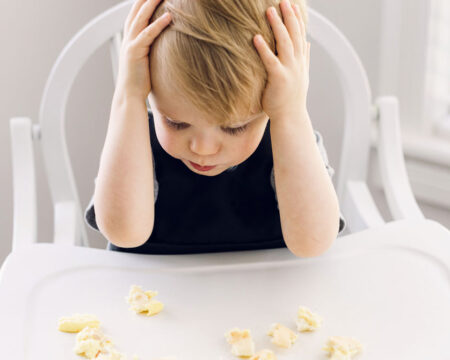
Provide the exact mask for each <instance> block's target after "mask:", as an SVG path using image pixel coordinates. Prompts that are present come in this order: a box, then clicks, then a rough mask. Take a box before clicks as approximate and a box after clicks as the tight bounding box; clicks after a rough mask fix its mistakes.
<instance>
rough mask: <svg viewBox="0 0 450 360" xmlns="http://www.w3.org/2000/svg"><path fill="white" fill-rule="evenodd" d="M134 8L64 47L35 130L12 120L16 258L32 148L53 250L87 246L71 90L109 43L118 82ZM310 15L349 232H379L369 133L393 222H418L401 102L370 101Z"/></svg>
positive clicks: (119, 9)
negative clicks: (68, 111)
mask: <svg viewBox="0 0 450 360" xmlns="http://www.w3.org/2000/svg"><path fill="white" fill-rule="evenodd" d="M131 5H132V1H127V2H123V3H120V4H118V5H117V6H114V7H112V8H111V9H109V10H107V11H105V12H104V13H102V14H100V15H99V16H97V17H96V18H94V19H93V20H92V21H90V22H89V23H88V24H87V25H86V26H84V27H83V28H82V29H81V30H80V31H79V32H78V33H77V34H76V35H75V36H74V37H73V38H72V39H71V40H70V41H69V43H68V44H67V45H66V46H65V47H64V49H63V50H62V52H61V54H60V55H59V57H58V58H57V60H56V62H55V64H54V66H53V68H52V70H51V72H50V75H49V78H48V80H47V83H46V86H45V89H44V93H43V97H42V101H41V106H40V112H39V119H38V123H37V124H33V122H32V120H31V119H29V118H23V117H20V118H12V119H11V120H10V126H11V137H12V157H13V187H14V228H13V250H15V249H17V248H19V247H22V246H26V245H27V244H30V243H35V242H37V203H36V179H35V172H34V160H33V156H34V155H33V144H34V142H38V143H39V144H40V146H41V149H42V154H43V157H44V164H45V168H46V173H47V178H48V181H49V188H50V193H51V198H52V202H53V205H54V238H53V242H54V243H58V244H75V245H82V246H89V241H88V237H87V232H86V223H85V221H84V209H82V208H81V205H80V201H79V196H78V191H77V187H76V184H75V178H74V175H73V171H72V167H71V164H70V158H69V154H68V148H67V143H66V134H65V131H64V129H65V107H66V103H67V99H68V94H69V92H70V89H71V86H72V84H73V82H74V79H75V78H76V76H77V74H78V73H79V71H80V69H81V68H82V66H83V64H84V63H85V62H86V61H87V60H88V59H89V57H90V56H91V55H92V54H93V53H94V52H95V51H96V50H97V49H98V48H99V47H100V46H102V45H103V44H105V42H109V43H110V49H111V60H112V69H113V74H112V75H113V77H114V80H115V76H116V74H117V69H118V57H119V49H120V43H121V30H122V27H123V24H124V22H125V18H126V16H127V14H128V12H129V10H130V8H131ZM308 10H309V16H310V24H309V35H310V37H311V39H312V40H313V41H314V42H315V43H316V44H317V45H318V46H320V47H321V48H322V49H323V51H324V52H325V53H326V54H327V55H328V56H329V57H330V58H331V59H332V61H333V62H334V65H335V67H336V71H337V74H338V78H339V81H340V84H341V88H342V93H343V99H344V106H345V121H344V132H343V141H342V149H341V156H340V164H339V172H338V173H337V174H336V176H337V186H336V189H337V193H338V197H339V200H340V206H341V211H342V213H343V214H344V216H345V218H346V220H347V227H348V229H349V231H350V232H357V231H360V230H363V229H366V228H371V227H376V226H380V225H383V224H384V223H385V221H384V220H383V218H382V216H381V215H380V212H379V211H378V209H377V207H376V205H375V203H374V200H373V198H372V195H371V194H370V191H369V189H368V186H367V173H368V166H369V148H370V132H371V125H372V123H375V125H376V128H377V133H378V153H379V156H378V158H379V169H380V173H381V176H382V180H383V186H384V191H385V194H386V198H387V202H388V205H389V209H390V211H391V213H392V217H393V219H394V220H398V219H423V218H424V216H423V214H422V212H421V211H420V209H419V207H418V205H417V203H416V200H415V198H414V196H413V194H412V191H411V187H410V185H409V181H408V176H407V174H406V170H405V164H404V158H403V152H402V149H401V139H400V129H399V118H398V102H397V99H396V98H395V97H379V98H377V99H372V96H371V91H370V87H369V82H368V80H367V75H366V72H365V70H364V68H363V66H362V63H361V61H360V60H359V58H358V55H357V54H356V52H355V51H354V49H353V48H352V46H351V45H350V43H349V42H348V41H347V39H346V38H345V37H344V36H343V34H342V33H341V32H340V31H339V30H338V29H337V28H336V27H335V26H334V25H333V24H332V23H330V22H329V21H328V20H327V19H326V18H324V17H323V16H321V15H320V14H318V13H317V12H315V11H314V10H312V9H308Z"/></svg>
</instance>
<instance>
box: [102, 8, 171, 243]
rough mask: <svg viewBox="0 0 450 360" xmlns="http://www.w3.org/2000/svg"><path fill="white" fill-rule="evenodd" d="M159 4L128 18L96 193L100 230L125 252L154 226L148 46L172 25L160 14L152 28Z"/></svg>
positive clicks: (137, 9)
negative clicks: (125, 249)
mask: <svg viewBox="0 0 450 360" xmlns="http://www.w3.org/2000/svg"><path fill="white" fill-rule="evenodd" d="M160 1H161V0H150V1H147V0H137V1H135V3H134V4H133V6H132V8H131V10H130V13H129V14H128V17H127V19H126V22H125V27H124V39H123V43H122V47H121V49H120V59H119V72H118V78H117V79H118V80H117V85H116V89H115V92H114V97H113V101H112V107H111V114H110V119H109V125H108V131H107V135H106V140H105V145H104V147H103V151H102V155H101V158H100V166H99V172H98V176H97V181H96V186H95V191H94V206H95V213H96V221H97V226H98V228H99V230H100V231H101V232H102V234H103V235H104V236H105V237H106V238H107V239H108V240H109V241H110V242H112V243H113V244H114V245H116V246H119V247H125V248H127V247H136V246H139V245H142V244H143V243H145V242H146V241H147V240H148V238H149V237H150V235H151V233H152V231H153V224H154V211H155V210H154V193H153V192H154V188H153V187H154V183H153V158H152V149H151V144H150V136H149V124H148V113H147V107H146V104H145V99H146V97H147V96H148V94H149V93H150V91H151V81H150V69H149V59H148V54H149V51H150V46H151V44H152V43H153V41H154V39H155V38H156V37H157V36H158V35H159V34H160V33H161V32H162V31H163V30H164V28H165V27H166V26H167V25H168V24H169V23H170V21H171V18H170V16H166V17H165V16H164V15H162V16H160V17H159V18H158V19H156V20H154V21H153V22H152V23H151V24H150V25H148V22H149V19H150V18H151V16H152V14H153V12H154V10H155V8H156V6H157V4H158V2H160ZM166 15H167V14H166Z"/></svg>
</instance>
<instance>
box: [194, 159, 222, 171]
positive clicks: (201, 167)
mask: <svg viewBox="0 0 450 360" xmlns="http://www.w3.org/2000/svg"><path fill="white" fill-rule="evenodd" d="M189 163H190V164H191V165H192V166H193V167H194V168H195V169H197V170H199V171H209V170H211V169H214V168H215V167H216V166H217V165H212V166H200V165H199V164H196V163H194V162H192V161H189Z"/></svg>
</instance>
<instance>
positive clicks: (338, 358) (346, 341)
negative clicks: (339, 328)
mask: <svg viewBox="0 0 450 360" xmlns="http://www.w3.org/2000/svg"><path fill="white" fill-rule="evenodd" d="M323 349H324V350H325V351H326V352H328V356H329V357H330V358H331V360H350V359H351V358H352V356H353V355H355V354H357V353H359V352H360V351H362V349H363V346H362V344H361V343H360V342H359V341H358V340H356V339H355V338H352V337H345V336H332V337H330V338H329V339H328V342H327V344H326V345H325V347H324V348H323Z"/></svg>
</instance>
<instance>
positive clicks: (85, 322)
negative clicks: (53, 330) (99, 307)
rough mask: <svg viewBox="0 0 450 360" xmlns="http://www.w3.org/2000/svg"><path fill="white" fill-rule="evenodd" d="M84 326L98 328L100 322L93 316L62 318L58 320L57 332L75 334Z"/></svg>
mask: <svg viewBox="0 0 450 360" xmlns="http://www.w3.org/2000/svg"><path fill="white" fill-rule="evenodd" d="M86 326H89V327H92V328H98V327H99V326H100V321H99V320H98V319H97V317H96V316H95V315H90V314H73V315H72V316H63V317H61V318H60V319H59V320H58V330H60V331H64V332H70V333H77V332H79V331H81V330H83V329H84V328H85V327H86Z"/></svg>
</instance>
